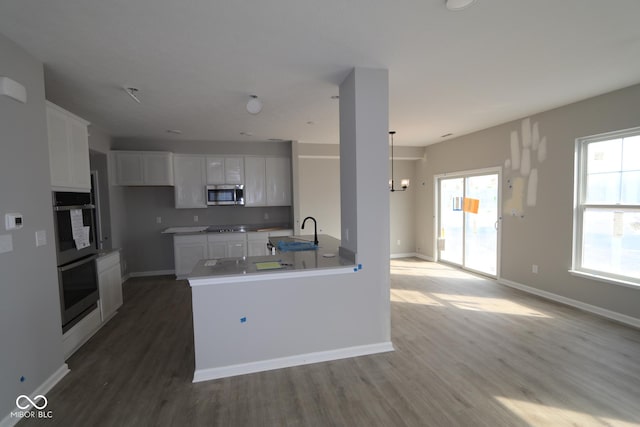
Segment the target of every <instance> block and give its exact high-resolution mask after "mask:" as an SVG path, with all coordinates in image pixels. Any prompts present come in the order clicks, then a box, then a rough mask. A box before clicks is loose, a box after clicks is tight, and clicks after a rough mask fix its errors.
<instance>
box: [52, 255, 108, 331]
mask: <svg viewBox="0 0 640 427" xmlns="http://www.w3.org/2000/svg"><path fill="white" fill-rule="evenodd" d="M97 257H98V256H97V255H91V256H88V257H86V258H82V259H80V260H77V261H74V262H72V263H69V264H66V265H63V266H60V267H58V286H59V287H60V311H61V313H62V330H63V332H66V330H68V329H69V328H70V327H71V326H73V325H74V324H75V323H77V321H78V320H80V319H82V317H84V316H83V314H84V313H85V312H86V311H87V310H88V309H89V308H91V307H92V306H95V305H96V302H97V301H98V299H99V293H98V270H97V266H96V258H97Z"/></svg>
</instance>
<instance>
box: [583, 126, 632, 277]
mask: <svg viewBox="0 0 640 427" xmlns="http://www.w3.org/2000/svg"><path fill="white" fill-rule="evenodd" d="M574 221H575V226H574V252H573V272H575V273H577V274H580V273H584V274H587V275H594V276H596V278H600V279H605V280H606V279H608V280H612V281H615V282H620V283H625V284H630V285H637V286H640V128H635V129H630V130H626V131H620V132H613V133H608V134H604V135H597V136H592V137H586V138H579V139H578V140H577V141H576V187H575V218H574Z"/></svg>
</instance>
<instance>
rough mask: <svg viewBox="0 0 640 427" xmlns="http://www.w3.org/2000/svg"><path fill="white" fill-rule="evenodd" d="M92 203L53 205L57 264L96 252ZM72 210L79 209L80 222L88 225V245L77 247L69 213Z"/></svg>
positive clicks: (70, 213)
mask: <svg viewBox="0 0 640 427" xmlns="http://www.w3.org/2000/svg"><path fill="white" fill-rule="evenodd" d="M94 210H95V208H94V207H93V205H73V206H55V207H54V208H53V223H54V227H55V233H56V249H57V259H58V265H63V264H67V263H69V262H71V261H74V260H77V259H80V258H84V257H86V256H89V255H92V254H95V253H96V252H97V248H96V241H95V235H96V231H95V222H94ZM73 211H80V212H81V214H82V223H83V225H84V226H85V227H89V246H88V247H85V248H81V249H78V246H77V243H76V240H75V239H74V236H73V226H72V221H71V215H72V212H73Z"/></svg>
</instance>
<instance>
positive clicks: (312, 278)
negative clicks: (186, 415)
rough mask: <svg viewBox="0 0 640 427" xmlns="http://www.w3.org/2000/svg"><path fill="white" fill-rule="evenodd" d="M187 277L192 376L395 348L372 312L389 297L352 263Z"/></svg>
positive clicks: (198, 378) (248, 370) (230, 373)
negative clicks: (191, 320) (191, 316)
mask: <svg viewBox="0 0 640 427" xmlns="http://www.w3.org/2000/svg"><path fill="white" fill-rule="evenodd" d="M321 244H322V243H321ZM302 256H309V254H305V255H302ZM245 262H246V261H245ZM248 262H251V260H250V259H249V260H248ZM305 264H306V263H305ZM189 283H190V285H191V291H192V301H193V327H194V346H195V363H196V366H195V372H194V376H193V381H194V382H198V381H206V380H212V379H217V378H224V377H230V376H235V375H242V374H248V373H253V372H260V371H267V370H271V369H279V368H285V367H290V366H297V365H303V364H309V363H316V362H323V361H329V360H337V359H343V358H347V357H354V356H362V355H368V354H373V353H381V352H387V351H393V346H392V344H391V341H390V340H389V336H388V324H387V325H385V323H384V322H383V321H380V316H379V312H376V310H379V309H380V307H381V305H382V306H383V304H384V302H385V300H386V304H388V301H389V294H388V289H387V291H386V293H385V292H381V291H380V288H379V287H377V286H374V284H373V283H371V280H370V278H369V279H367V275H365V274H363V273H362V271H361V270H359V269H358V268H357V267H355V266H354V265H348V266H345V265H336V266H335V268H318V269H314V268H310V269H304V270H299V269H294V270H274V271H270V272H268V273H265V272H260V273H249V274H239V275H223V276H218V275H215V274H214V275H211V276H208V277H207V276H198V277H193V276H192V277H190V279H189Z"/></svg>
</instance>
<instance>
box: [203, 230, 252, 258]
mask: <svg viewBox="0 0 640 427" xmlns="http://www.w3.org/2000/svg"><path fill="white" fill-rule="evenodd" d="M207 241H208V243H209V258H211V259H213V258H237V257H244V256H247V238H246V236H245V233H219V234H209V235H208V237H207Z"/></svg>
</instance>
